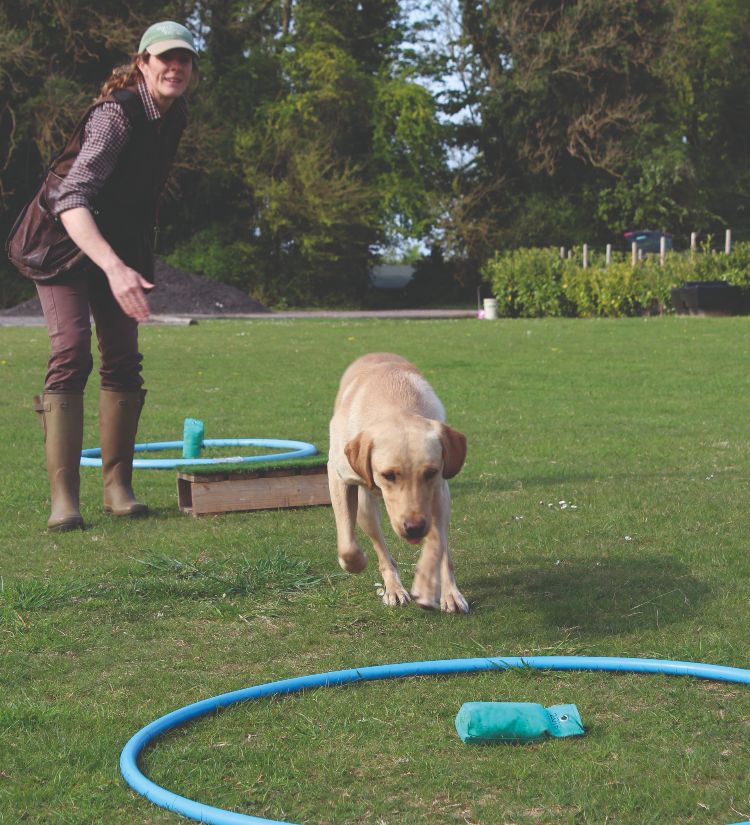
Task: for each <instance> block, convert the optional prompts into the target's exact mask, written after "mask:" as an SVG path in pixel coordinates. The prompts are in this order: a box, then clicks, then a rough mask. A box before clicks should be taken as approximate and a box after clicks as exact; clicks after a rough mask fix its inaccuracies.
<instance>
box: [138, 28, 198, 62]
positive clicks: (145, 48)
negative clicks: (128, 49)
mask: <svg viewBox="0 0 750 825" xmlns="http://www.w3.org/2000/svg"><path fill="white" fill-rule="evenodd" d="M170 49H187V50H188V51H189V52H192V53H193V54H198V52H197V51H196V50H195V43H194V42H193V35H192V34H190V32H189V31H188V29H186V28H185V27H184V26H182V25H180V24H179V23H174V22H172V21H171V20H164V21H163V22H161V23H154V25H153V26H149V27H148V28H147V29H146V31H145V33H144V35H143V37H142V38H141V44H140V46H138V53H139V54H141V53H143V52H148V53H149V54H163V53H164V52H168V51H169V50H170Z"/></svg>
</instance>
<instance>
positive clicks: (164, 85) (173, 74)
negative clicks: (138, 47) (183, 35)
mask: <svg viewBox="0 0 750 825" xmlns="http://www.w3.org/2000/svg"><path fill="white" fill-rule="evenodd" d="M138 67H139V68H140V70H141V73H142V74H143V77H144V79H145V81H146V86H147V87H148V90H149V92H150V93H151V97H153V99H154V102H155V103H156V105H157V107H158V109H159V111H160V112H161V113H162V114H164V113H165V112H166V111H167V109H169V107H170V106H171V105H172V104H173V103H174V102H175V100H177V98H178V97H180V96H182V95H183V94H185V91H186V89H187V87H188V84H189V83H190V78H191V76H192V74H193V53H192V52H190V51H188V50H187V49H170V50H169V51H168V52H163V53H162V54H159V55H156V54H147V55H145V59H144V57H139V58H138Z"/></svg>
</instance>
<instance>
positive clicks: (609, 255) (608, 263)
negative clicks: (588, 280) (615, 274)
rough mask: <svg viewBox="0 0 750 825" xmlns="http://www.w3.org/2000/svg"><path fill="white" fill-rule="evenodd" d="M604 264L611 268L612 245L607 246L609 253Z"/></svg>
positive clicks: (606, 253)
mask: <svg viewBox="0 0 750 825" xmlns="http://www.w3.org/2000/svg"><path fill="white" fill-rule="evenodd" d="M604 262H605V263H606V264H607V266H609V265H610V264H611V263H612V244H611V243H608V244H607V251H606V252H605V254H604Z"/></svg>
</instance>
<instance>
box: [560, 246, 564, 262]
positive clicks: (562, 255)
mask: <svg viewBox="0 0 750 825" xmlns="http://www.w3.org/2000/svg"><path fill="white" fill-rule="evenodd" d="M560 258H561V259H562V260H563V261H564V260H565V247H564V246H561V247H560Z"/></svg>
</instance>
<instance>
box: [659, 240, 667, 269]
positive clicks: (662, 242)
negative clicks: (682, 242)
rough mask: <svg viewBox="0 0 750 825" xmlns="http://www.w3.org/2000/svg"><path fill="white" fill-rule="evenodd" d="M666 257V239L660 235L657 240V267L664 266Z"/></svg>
mask: <svg viewBox="0 0 750 825" xmlns="http://www.w3.org/2000/svg"><path fill="white" fill-rule="evenodd" d="M666 257H667V239H666V236H664V235H662V236H661V238H659V266H664V261H665V260H666Z"/></svg>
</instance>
